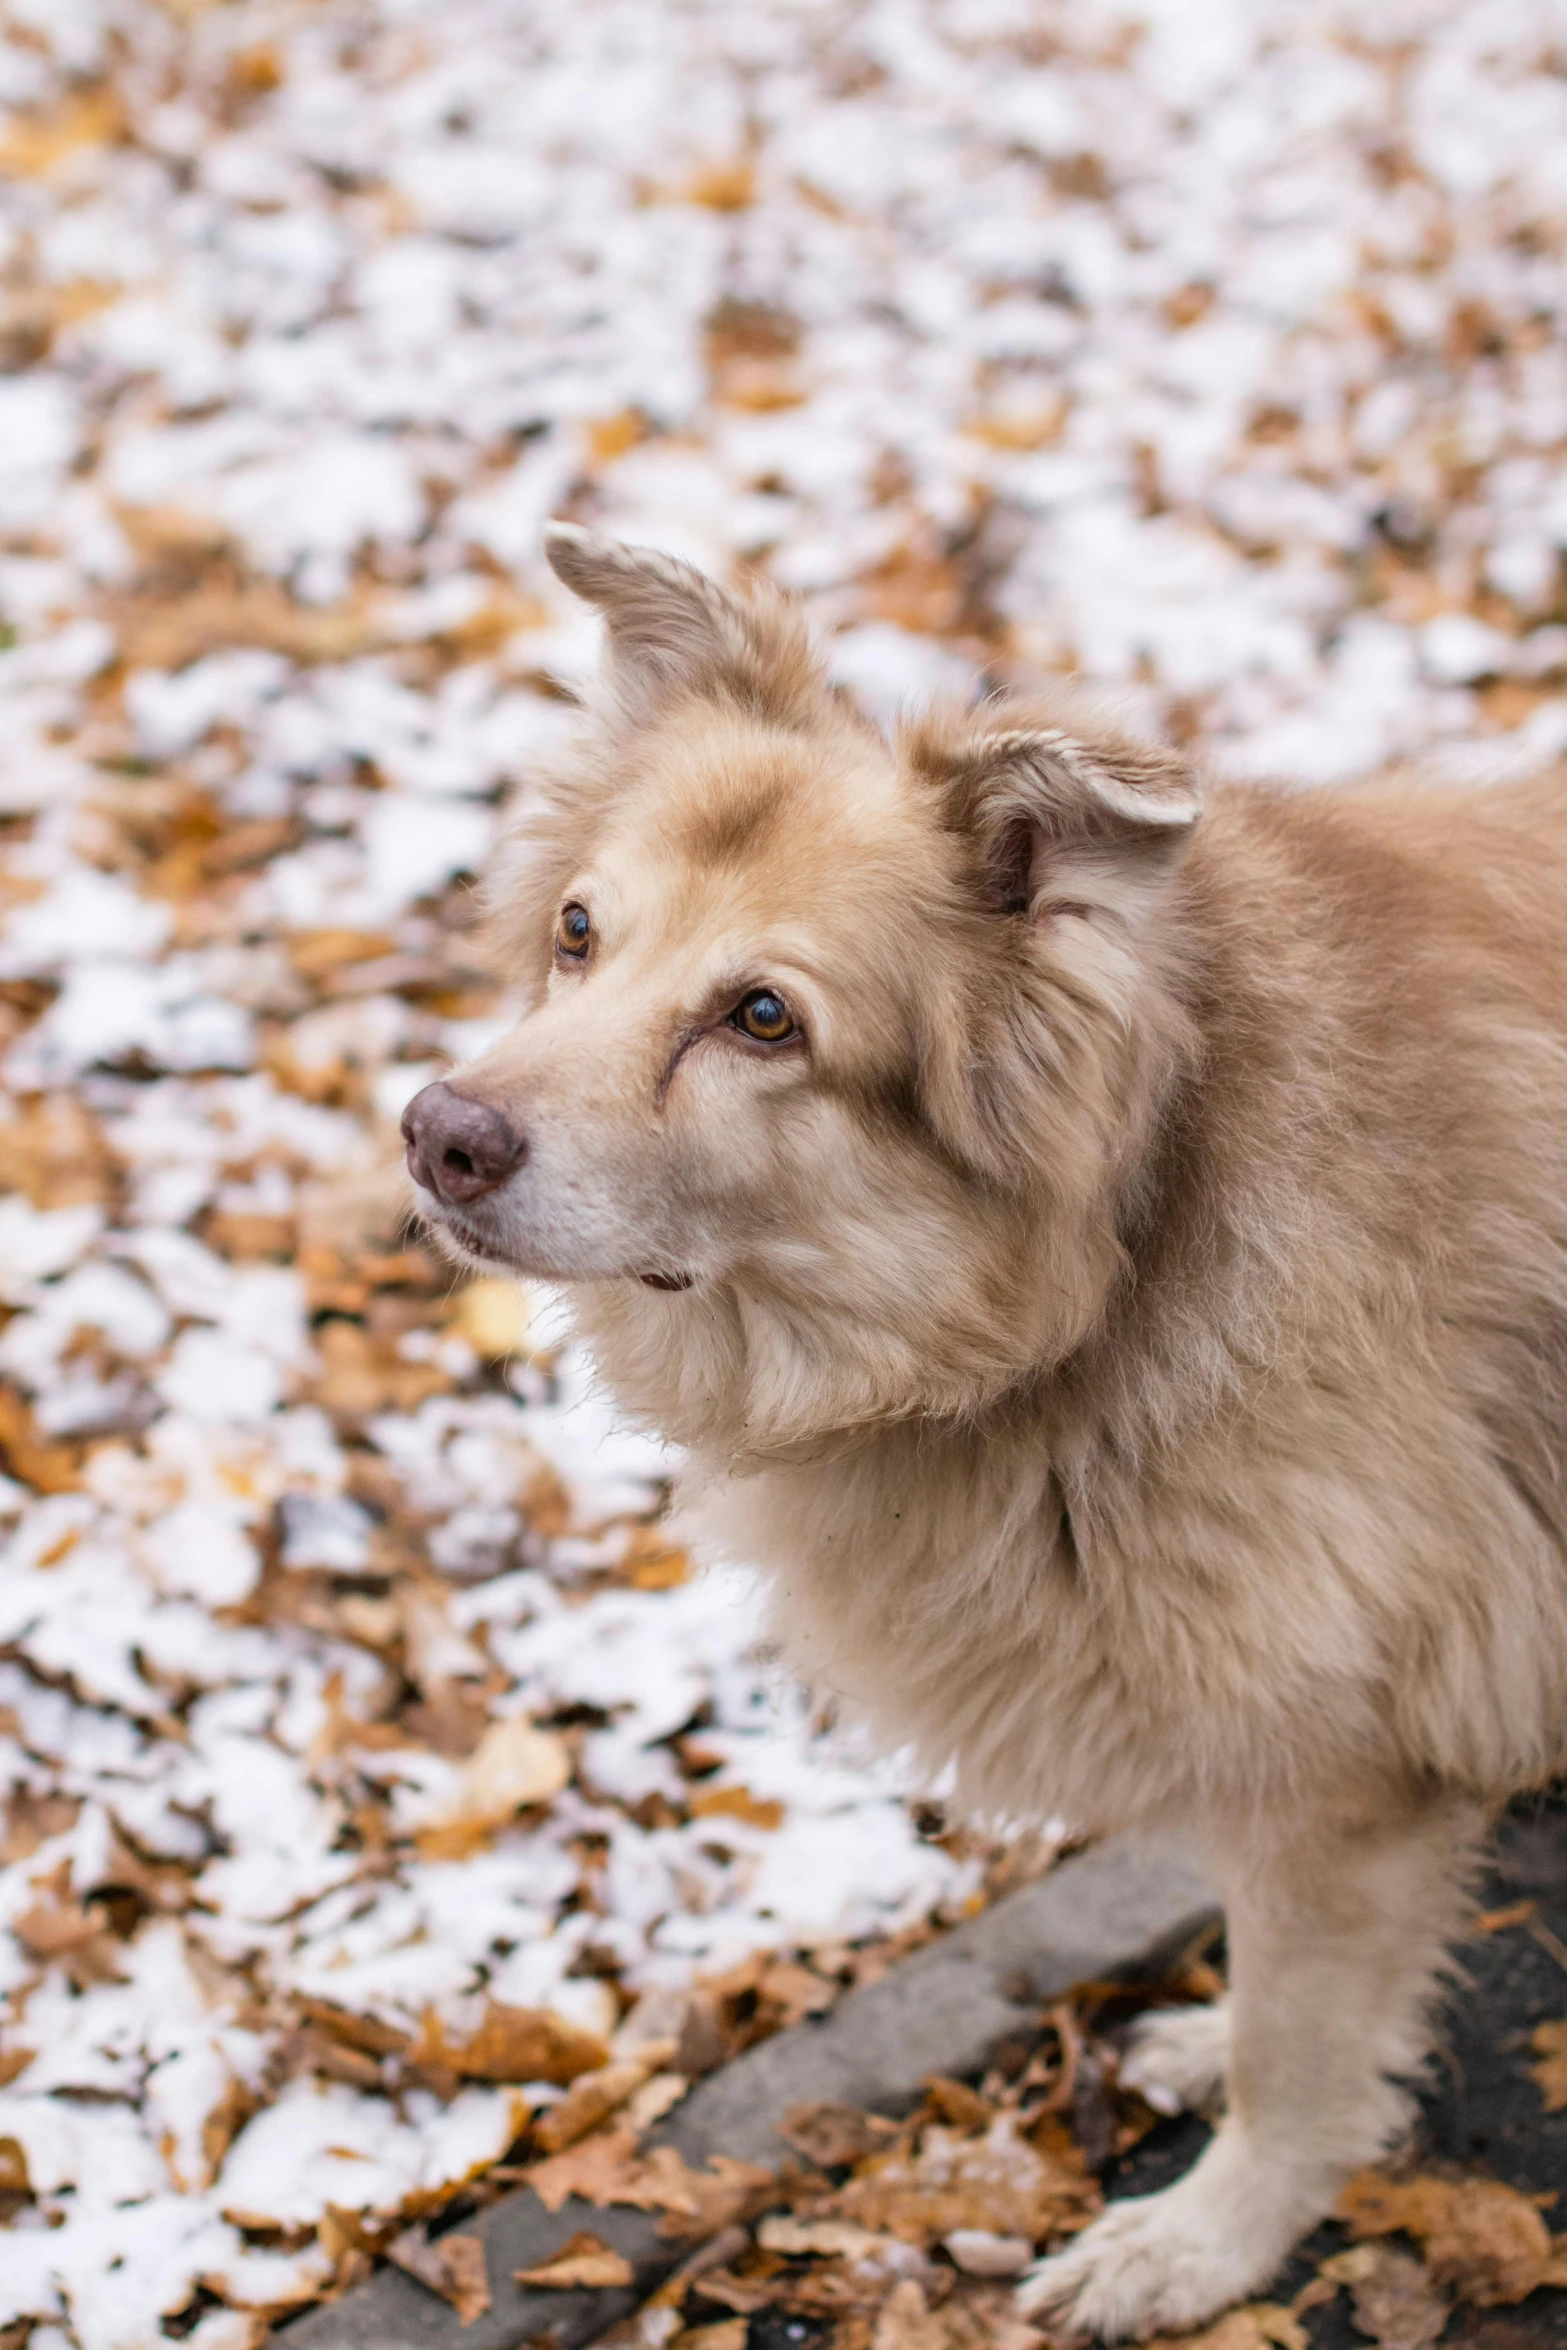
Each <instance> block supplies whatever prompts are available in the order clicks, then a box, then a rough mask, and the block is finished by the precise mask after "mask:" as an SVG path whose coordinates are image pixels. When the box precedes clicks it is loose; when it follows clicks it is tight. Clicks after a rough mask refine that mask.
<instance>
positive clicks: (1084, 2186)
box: [818, 2114, 1101, 2246]
mask: <svg viewBox="0 0 1567 2350" xmlns="http://www.w3.org/2000/svg"><path fill="white" fill-rule="evenodd" d="M1100 2202H1101V2196H1100V2192H1099V2187H1098V2184H1097V2182H1096V2181H1095V2180H1094V2179H1092V2178H1089V2177H1087V2176H1086V2175H1085V2174H1084V2172H1083V2171H1082V2169H1081V2168H1079V2167H1076V2166H1074V2165H1073V2163H1072V2162H1070V2161H1069V2160H1068V2159H1067V2158H1066V2157H1064V2156H1062V2155H1058V2154H1054V2153H1042V2152H1041V2151H1040V2150H1039V2149H1038V2148H1037V2147H1035V2146H1032V2145H1030V2144H1029V2141H1028V2140H1027V2139H1026V2138H1025V2137H1022V2136H1021V2135H1020V2134H1019V2132H1018V2128H1017V2124H1016V2121H1015V2119H1014V2117H1013V2116H1012V2115H1010V2114H1001V2115H998V2117H997V2118H996V2120H995V2121H994V2122H993V2123H992V2124H991V2126H990V2128H989V2129H988V2130H987V2131H986V2132H985V2134H984V2136H983V2137H982V2138H974V2137H968V2136H965V2135H962V2134H960V2133H959V2132H957V2131H955V2130H950V2129H941V2128H930V2129H927V2130H926V2132H925V2137H924V2143H923V2144H922V2146H921V2148H920V2151H919V2153H918V2154H917V2155H909V2154H907V2153H904V2152H896V2153H892V2154H888V2155H885V2156H883V2157H882V2158H881V2159H880V2160H873V2162H872V2163H871V2164H870V2165H869V2166H868V2167H867V2168H866V2169H865V2170H864V2171H862V2173H861V2174H860V2176H859V2177H857V2178H853V2179H850V2180H849V2182H848V2184H847V2185H846V2186H844V2187H841V2188H839V2190H838V2191H837V2193H836V2194H835V2195H833V2196H832V2197H831V2198H830V2200H828V2201H825V2202H824V2203H823V2204H821V2205H820V2206H818V2209H819V2210H820V2211H821V2212H823V2213H826V2212H831V2213H833V2214H835V2215H836V2216H838V2217H840V2218H843V2219H854V2220H859V2221H860V2222H861V2223H862V2225H864V2226H865V2227H868V2228H872V2229H875V2230H876V2231H877V2232H878V2233H882V2232H885V2233H887V2234H891V2235H894V2236H901V2237H902V2238H903V2240H904V2241H905V2243H910V2244H919V2245H924V2246H928V2245H931V2244H934V2243H936V2242H938V2241H939V2240H940V2238H942V2237H943V2236H950V2235H951V2234H952V2233H953V2231H954V2229H958V2228H983V2229H985V2230H987V2231H988V2232H989V2233H991V2234H992V2235H997V2236H1026V2237H1027V2238H1028V2239H1029V2242H1030V2243H1037V2242H1038V2241H1039V2240H1040V2238H1041V2237H1044V2236H1050V2235H1055V2234H1059V2233H1062V2232H1066V2231H1072V2230H1075V2229H1078V2228H1081V2227H1083V2226H1085V2225H1086V2224H1087V2222H1088V2221H1089V2220H1090V2219H1092V2217H1093V2216H1094V2214H1095V2212H1096V2211H1097V2210H1098V2209H1099V2205H1100Z"/></svg>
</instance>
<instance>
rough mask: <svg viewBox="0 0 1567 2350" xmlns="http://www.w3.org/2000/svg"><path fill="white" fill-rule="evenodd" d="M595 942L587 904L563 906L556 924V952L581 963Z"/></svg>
mask: <svg viewBox="0 0 1567 2350" xmlns="http://www.w3.org/2000/svg"><path fill="white" fill-rule="evenodd" d="M592 943H593V925H592V923H591V922H590V921H589V920H588V910H587V907H586V906H578V905H570V906H562V908H561V910H560V919H559V921H558V922H557V923H556V925H555V952H556V954H557V955H567V956H569V957H570V959H571V961H572V962H574V963H580V962H581V961H582V958H583V956H584V955H585V954H586V953H587V951H588V948H589V947H590V946H591V945H592Z"/></svg>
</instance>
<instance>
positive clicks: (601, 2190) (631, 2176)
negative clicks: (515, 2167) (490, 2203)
mask: <svg viewBox="0 0 1567 2350" xmlns="http://www.w3.org/2000/svg"><path fill="white" fill-rule="evenodd" d="M527 2184H528V2185H529V2186H530V2187H531V2188H532V2189H533V2192H534V2194H535V2195H537V2197H538V2199H539V2201H540V2202H541V2203H542V2204H543V2206H544V2208H545V2210H546V2211H559V2209H560V2207H561V2205H562V2204H563V2203H564V2202H565V2200H566V2198H567V2196H568V2195H580V2196H581V2198H582V2200H583V2202H584V2203H637V2204H641V2205H642V2206H643V2208H644V2209H645V2208H647V2205H646V2197H645V2194H644V2191H643V2186H642V2164H641V2162H640V2161H639V2159H638V2157H637V2134H636V2132H635V2130H633V2129H628V2128H621V2129H615V2130H601V2131H600V2132H599V2134H598V2136H597V2137H594V2138H584V2139H583V2140H582V2141H581V2143H580V2144H579V2145H576V2146H569V2147H567V2148H566V2150H565V2152H564V2153H562V2154H552V2155H551V2156H550V2158H549V2160H548V2161H547V2162H535V2163H532V2164H530V2165H529V2168H528V2174H527Z"/></svg>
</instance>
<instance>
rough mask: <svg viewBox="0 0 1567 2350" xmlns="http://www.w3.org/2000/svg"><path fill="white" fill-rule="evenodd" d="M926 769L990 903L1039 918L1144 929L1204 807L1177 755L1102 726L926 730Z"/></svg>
mask: <svg viewBox="0 0 1567 2350" xmlns="http://www.w3.org/2000/svg"><path fill="white" fill-rule="evenodd" d="M909 750H910V754H911V756H912V758H913V761H914V764H915V765H916V767H918V768H921V769H922V770H923V771H924V772H925V773H927V774H933V775H935V776H936V777H937V778H938V779H939V780H940V781H941V783H942V784H943V785H944V786H945V789H946V794H947V819H948V822H949V823H950V824H952V825H953V826H954V827H955V828H956V829H958V830H960V831H961V832H963V833H965V834H966V835H967V836H968V837H969V839H970V840H971V841H972V843H973V846H974V849H975V866H976V871H977V874H978V878H979V885H980V888H981V890H982V892H983V895H984V898H985V902H986V903H987V904H988V905H989V906H991V907H992V908H993V909H994V910H995V911H996V912H998V913H1023V912H1027V913H1028V914H1030V915H1031V916H1032V917H1033V919H1034V920H1035V921H1036V922H1044V921H1048V920H1051V919H1052V918H1055V917H1059V916H1063V915H1071V914H1079V915H1088V916H1095V915H1106V916H1111V917H1113V918H1115V919H1116V920H1118V921H1119V922H1121V923H1123V924H1133V925H1135V924H1136V923H1137V922H1138V921H1140V920H1141V919H1142V917H1143V916H1144V915H1145V914H1147V913H1148V912H1150V911H1151V910H1152V908H1153V906H1154V905H1155V904H1156V903H1157V901H1158V899H1159V897H1160V895H1161V894H1162V892H1163V890H1164V889H1165V887H1166V885H1167V884H1168V882H1169V881H1170V879H1171V877H1172V876H1173V874H1174V872H1175V870H1176V868H1177V866H1178V865H1179V863H1180V861H1181V858H1182V857H1183V856H1184V855H1185V853H1186V848H1187V845H1188V843H1189V841H1190V839H1191V834H1192V828H1193V826H1194V825H1195V823H1196V821H1197V818H1198V815H1199V814H1200V812H1201V808H1202V794H1201V791H1200V789H1199V787H1198V784H1197V779H1196V777H1195V776H1194V775H1193V773H1192V771H1191V769H1190V768H1189V767H1188V765H1187V764H1186V762H1185V760H1184V759H1182V758H1180V757H1179V756H1178V755H1177V753H1175V752H1174V751H1167V750H1162V749H1160V748H1159V747H1158V746H1157V745H1154V744H1149V743H1139V742H1137V741H1135V740H1133V739H1132V738H1130V737H1127V736H1122V735H1119V734H1116V733H1112V732H1110V731H1108V730H1106V729H1102V728H1100V727H1097V726H1096V727H1093V728H1092V729H1091V730H1089V731H1088V732H1087V733H1086V734H1084V735H1079V734H1076V733H1070V732H1068V731H1067V730H1066V729H1065V728H1063V727H1058V726H1048V725H1046V726H1033V727H1027V726H1025V727H1018V728H1015V729H1012V728H1009V729H1006V730H1005V731H1003V730H1001V729H1000V728H996V729H994V730H989V731H987V729H986V728H985V727H984V725H983V723H982V722H980V721H976V720H975V719H973V718H970V720H969V721H968V722H967V725H966V726H965V727H963V728H962V729H960V730H958V731H957V732H955V733H954V732H950V731H947V730H941V729H937V728H935V727H931V726H916V727H915V728H914V729H913V731H912V735H911V737H910V740H909Z"/></svg>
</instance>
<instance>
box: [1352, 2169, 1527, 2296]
mask: <svg viewBox="0 0 1567 2350" xmlns="http://www.w3.org/2000/svg"><path fill="white" fill-rule="evenodd" d="M1337 2216H1338V2217H1339V2218H1340V2219H1341V2220H1343V2221H1344V2222H1345V2224H1346V2225H1347V2226H1348V2228H1349V2230H1350V2233H1351V2234H1352V2235H1355V2236H1387V2235H1392V2234H1394V2233H1395V2232H1397V2231H1402V2233H1403V2234H1405V2235H1407V2236H1413V2237H1414V2238H1415V2240H1416V2241H1417V2243H1419V2244H1420V2245H1421V2246H1422V2247H1423V2249H1424V2252H1425V2256H1426V2261H1427V2265H1428V2266H1429V2268H1430V2271H1431V2275H1432V2277H1433V2278H1434V2280H1435V2281H1436V2283H1437V2284H1439V2285H1447V2286H1450V2287H1451V2289H1452V2290H1453V2292H1454V2293H1456V2294H1457V2295H1458V2297H1459V2299H1460V2300H1463V2301H1469V2302H1472V2303H1473V2304H1474V2305H1475V2307H1476V2308H1478V2309H1494V2308H1498V2307H1500V2306H1501V2305H1502V2304H1504V2303H1507V2302H1512V2301H1522V2300H1523V2299H1525V2297H1526V2296H1527V2295H1528V2294H1530V2293H1532V2292H1533V2291H1534V2290H1535V2288H1536V2286H1538V2285H1542V2284H1544V2283H1545V2282H1546V2281H1547V2272H1548V2271H1549V2269H1550V2268H1551V2267H1552V2265H1553V2247H1552V2244H1551V2237H1550V2231H1549V2230H1548V2229H1547V2227H1546V2225H1545V2222H1544V2220H1543V2219H1542V2218H1541V2217H1540V2214H1539V2212H1538V2210H1537V2209H1536V2207H1535V2205H1534V2204H1533V2203H1531V2202H1530V2200H1529V2198H1528V2197H1527V2196H1526V2195H1520V2194H1519V2193H1518V2191H1517V2189H1516V2188H1514V2187H1505V2186H1503V2185H1502V2183H1501V2181H1500V2180H1499V2179H1459V2180H1450V2179H1433V2178H1417V2179H1406V2180H1401V2181H1400V2180H1394V2179H1387V2178H1384V2177H1383V2176H1382V2175H1381V2173H1380V2172H1378V2171H1360V2172H1358V2173H1357V2175H1356V2176H1355V2177H1354V2178H1353V2179H1351V2180H1350V2182H1349V2185H1348V2186H1347V2187H1346V2188H1345V2189H1344V2192H1343V2194H1342V2195H1341V2196H1340V2197H1339V2201H1338V2207H1337Z"/></svg>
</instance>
